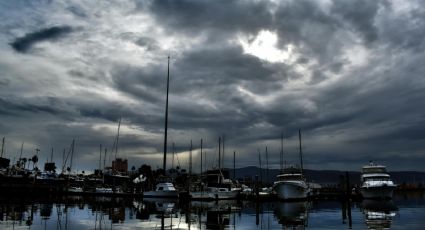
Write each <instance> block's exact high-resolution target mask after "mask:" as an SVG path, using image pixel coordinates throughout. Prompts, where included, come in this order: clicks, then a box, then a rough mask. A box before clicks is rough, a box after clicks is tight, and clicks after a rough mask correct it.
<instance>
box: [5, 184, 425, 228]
mask: <svg viewBox="0 0 425 230" xmlns="http://www.w3.org/2000/svg"><path fill="white" fill-rule="evenodd" d="M0 217H1V218H0V229H78V230H81V229H368V228H369V229H409V230H413V229H424V225H425V194H424V192H408V193H402V194H399V193H397V194H395V196H394V198H393V200H387V201H375V200H363V201H361V202H349V203H341V202H340V201H310V202H261V203H256V202H252V201H240V202H238V201H217V202H216V201H211V202H196V201H191V202H180V203H179V202H178V201H175V200H155V199H148V200H147V199H144V200H137V199H122V198H112V197H50V198H43V199H39V198H34V197H33V198H24V197H23V198H16V197H14V198H10V197H9V198H8V197H2V198H1V201H0Z"/></svg>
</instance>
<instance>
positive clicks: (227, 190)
mask: <svg viewBox="0 0 425 230" xmlns="http://www.w3.org/2000/svg"><path fill="white" fill-rule="evenodd" d="M204 180H205V184H206V189H203V190H201V191H191V192H190V193H189V194H190V196H191V198H192V199H195V200H196V199H198V200H208V199H215V200H231V199H236V198H237V197H238V195H239V192H240V190H239V189H234V186H233V182H232V181H231V180H229V179H225V178H224V176H223V173H222V171H221V170H210V171H208V172H207V173H206V177H205V178H204Z"/></svg>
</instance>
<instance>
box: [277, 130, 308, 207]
mask: <svg viewBox="0 0 425 230" xmlns="http://www.w3.org/2000/svg"><path fill="white" fill-rule="evenodd" d="M298 137H299V144H300V152H299V154H300V167H294V166H291V167H287V168H285V169H283V170H282V168H283V167H282V160H283V135H282V147H281V148H282V149H281V172H282V173H281V174H279V175H277V180H276V181H275V182H274V184H273V190H274V192H275V193H276V194H277V197H278V198H279V199H283V200H294V199H306V198H307V197H308V195H309V191H310V188H309V186H308V184H307V182H306V179H305V177H304V174H303V154H302V148H301V129H300V130H298Z"/></svg>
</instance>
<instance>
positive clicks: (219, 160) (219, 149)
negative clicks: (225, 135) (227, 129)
mask: <svg viewBox="0 0 425 230" xmlns="http://www.w3.org/2000/svg"><path fill="white" fill-rule="evenodd" d="M218 169H219V170H220V171H221V137H219V138H218Z"/></svg>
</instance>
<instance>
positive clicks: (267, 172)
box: [266, 146, 269, 183]
mask: <svg viewBox="0 0 425 230" xmlns="http://www.w3.org/2000/svg"><path fill="white" fill-rule="evenodd" d="M266 177H267V178H266V183H269V153H268V151H267V146H266Z"/></svg>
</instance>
